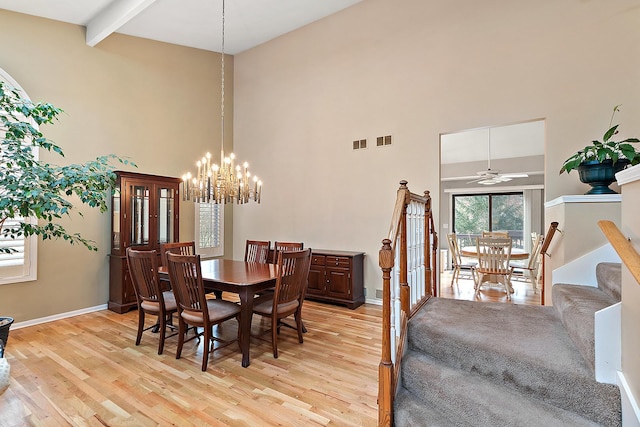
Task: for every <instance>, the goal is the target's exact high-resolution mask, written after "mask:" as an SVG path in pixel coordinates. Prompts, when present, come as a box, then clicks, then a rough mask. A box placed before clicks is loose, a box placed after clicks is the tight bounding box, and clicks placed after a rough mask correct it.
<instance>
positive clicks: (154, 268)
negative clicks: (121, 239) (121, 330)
mask: <svg viewBox="0 0 640 427" xmlns="http://www.w3.org/2000/svg"><path fill="white" fill-rule="evenodd" d="M127 265H128V266H129V274H130V275H131V282H132V283H133V290H134V292H135V294H136V300H137V302H138V334H137V336H136V345H140V340H141V339H142V332H144V331H147V330H149V329H153V330H154V332H156V331H157V332H159V334H160V338H159V342H158V354H162V351H163V349H164V341H165V339H166V338H169V337H172V336H174V335H176V334H175V333H174V334H172V335H169V336H167V335H166V332H167V327H170V328H172V329H175V328H173V323H172V318H173V314H174V313H176V312H177V310H178V309H177V304H176V299H175V296H174V294H173V292H172V291H171V290H168V291H162V290H161V288H160V278H159V276H158V253H157V251H155V250H152V251H137V250H133V249H131V248H127ZM145 314H149V315H151V316H157V318H158V320H157V322H156V323H155V324H153V325H151V326H149V327H147V328H145V327H144V323H145Z"/></svg>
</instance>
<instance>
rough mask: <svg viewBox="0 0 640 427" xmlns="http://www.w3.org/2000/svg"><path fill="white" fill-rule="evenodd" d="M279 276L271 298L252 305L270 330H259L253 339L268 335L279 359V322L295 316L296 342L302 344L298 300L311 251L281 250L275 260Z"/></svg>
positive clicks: (268, 296) (274, 353)
mask: <svg viewBox="0 0 640 427" xmlns="http://www.w3.org/2000/svg"><path fill="white" fill-rule="evenodd" d="M276 265H277V269H278V275H277V278H276V286H275V291H274V293H273V294H272V295H268V294H267V295H264V296H262V297H259V298H258V299H257V300H256V301H255V302H254V306H253V312H254V313H255V314H259V315H261V316H264V317H268V318H270V319H271V328H270V329H267V330H264V331H262V333H261V334H259V335H257V336H256V337H258V338H262V335H264V334H267V333H268V332H271V347H272V350H273V357H274V358H278V334H279V333H280V326H281V322H280V321H281V320H282V319H284V318H286V317H289V316H291V315H294V317H295V321H296V329H297V331H298V342H300V343H302V342H303V339H302V333H303V330H302V329H303V325H302V303H303V302H304V299H303V298H301V297H302V295H303V292H304V288H305V287H306V284H307V277H308V276H309V267H310V266H311V249H307V250H302V251H280V252H278V260H277V263H276Z"/></svg>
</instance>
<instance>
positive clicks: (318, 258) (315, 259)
mask: <svg viewBox="0 0 640 427" xmlns="http://www.w3.org/2000/svg"><path fill="white" fill-rule="evenodd" d="M325 258H326V257H325V256H324V255H314V254H311V265H324V263H325Z"/></svg>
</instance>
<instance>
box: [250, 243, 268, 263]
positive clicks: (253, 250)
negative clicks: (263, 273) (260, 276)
mask: <svg viewBox="0 0 640 427" xmlns="http://www.w3.org/2000/svg"><path fill="white" fill-rule="evenodd" d="M270 248H271V242H270V241H266V242H265V241H261V240H247V244H246V246H245V249H244V260H245V261H246V262H257V263H260V264H266V263H268V262H269V249H270Z"/></svg>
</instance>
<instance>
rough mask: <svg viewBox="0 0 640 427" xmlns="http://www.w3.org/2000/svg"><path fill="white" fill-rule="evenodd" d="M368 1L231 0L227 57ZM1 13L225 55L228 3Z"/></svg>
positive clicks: (121, 0) (84, 4) (44, 2)
mask: <svg viewBox="0 0 640 427" xmlns="http://www.w3.org/2000/svg"><path fill="white" fill-rule="evenodd" d="M360 1H362V0H227V1H226V2H225V53H229V54H232V55H235V54H237V53H240V52H242V51H245V50H247V49H250V48H252V47H254V46H257V45H259V44H262V43H265V42H267V41H269V40H271V39H273V38H276V37H278V36H280V35H282V34H285V33H288V32H290V31H292V30H295V29H296V28H300V27H302V26H304V25H307V24H309V23H311V22H313V21H317V20H319V19H321V18H324V17H325V16H328V15H331V14H333V13H336V12H338V11H340V10H342V9H345V8H347V7H349V6H352V5H354V4H356V3H359V2H360ZM0 9H7V10H11V11H14V12H20V13H25V14H27V15H35V16H40V17H43V18H49V19H53V20H56V21H62V22H68V23H72V24H77V25H82V26H85V27H87V44H89V45H90V46H95V45H96V44H97V43H99V42H100V41H101V40H103V39H104V38H106V37H108V36H109V34H111V33H114V32H115V33H121V34H127V35H130V36H136V37H142V38H147V39H152V40H158V41H163V42H167V43H173V44H177V45H182V46H189V47H195V48H199V49H205V50H211V51H215V52H221V50H222V48H221V40H222V0H215V1H212V0H0Z"/></svg>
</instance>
